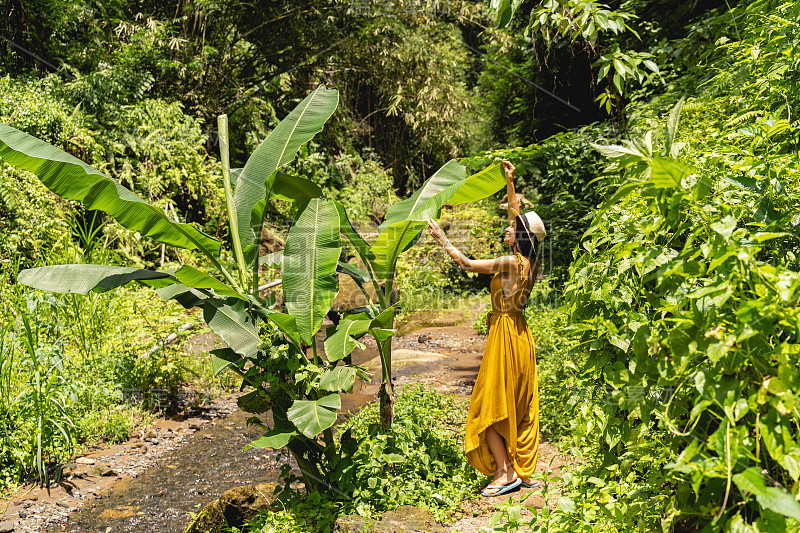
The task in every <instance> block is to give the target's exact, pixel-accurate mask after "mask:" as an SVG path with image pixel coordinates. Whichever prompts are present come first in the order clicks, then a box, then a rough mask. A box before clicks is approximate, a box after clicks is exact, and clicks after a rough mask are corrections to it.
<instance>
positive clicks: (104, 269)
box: [17, 265, 174, 294]
mask: <svg viewBox="0 0 800 533" xmlns="http://www.w3.org/2000/svg"><path fill="white" fill-rule="evenodd" d="M170 279H172V283H174V278H173V277H172V274H171V273H170V272H158V271H155V270H145V269H143V268H131V267H120V266H107V265H53V266H44V267H38V268H30V269H28V270H23V271H22V272H20V273H19V276H18V277H17V281H18V282H19V283H22V284H23V285H27V286H28V287H33V288H34V289H40V290H43V291H50V292H59V293H69V292H72V293H77V294H86V293H88V292H89V291H95V292H105V291H108V290H111V289H114V288H116V287H121V286H122V285H125V284H127V283H130V282H131V281H137V280H138V281H144V280H147V281H154V280H170Z"/></svg>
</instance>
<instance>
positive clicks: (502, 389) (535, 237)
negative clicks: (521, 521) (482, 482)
mask: <svg viewBox="0 0 800 533" xmlns="http://www.w3.org/2000/svg"><path fill="white" fill-rule="evenodd" d="M503 168H504V171H505V176H506V184H507V189H508V221H509V227H508V228H506V231H505V237H504V239H503V242H505V243H507V244H509V245H511V248H512V251H513V255H508V256H503V257H498V258H496V259H487V260H472V259H468V258H467V257H465V256H464V254H462V253H461V252H459V251H458V249H457V248H456V247H455V246H453V244H452V243H451V242H450V241H449V240H448V239H447V237H446V235H445V234H444V231H442V229H441V228H440V227H439V226H438V225H437V224H436V222H434V221H433V220H429V221H428V227H429V229H430V231H431V234H432V235H433V237H434V238H435V239H437V240H438V241H439V243H440V244H442V246H444V249H445V251H446V252H447V254H448V255H449V256H450V257H452V258H453V259H454V260H455V261H456V263H458V265H459V266H460V267H461V268H462V269H464V270H466V271H468V272H479V273H484V274H489V273H494V274H495V275H494V277H493V278H492V282H491V285H490V288H491V298H492V311H491V313H489V317H488V318H487V320H488V324H489V335H488V337H487V339H486V349H485V350H484V352H483V360H482V362H481V368H480V371H479V372H478V378H477V379H476V381H475V387H474V388H473V390H472V397H471V398H470V402H469V414H468V415H467V430H466V438H465V443H464V447H465V451H466V454H467V460H468V461H469V463H470V464H471V465H472V466H474V467H475V468H477V469H478V470H479V471H481V472H483V473H484V474H487V475H493V476H494V477H493V479H492V482H491V483H490V484H489V486H487V487H486V488H485V489H484V490H483V491H482V492H481V494H483V496H499V495H500V494H505V493H508V492H510V491H512V490H515V489H516V488H517V487H519V486H520V485H523V486H526V487H532V486H535V485H537V484H538V482H534V483H531V482H530V476H531V475H532V474H533V472H534V470H535V469H536V461H537V459H538V452H539V391H538V386H537V380H536V354H535V352H534V345H533V339H532V338H531V333H530V331H529V330H528V324H527V323H526V322H525V317H524V316H523V315H522V310H523V308H524V307H525V304H526V302H527V301H528V296H529V295H530V291H531V287H532V286H533V283H534V280H535V277H536V274H537V272H538V267H539V265H538V263H537V262H536V251H537V247H538V244H539V243H540V242H541V241H542V239H544V238H545V235H546V232H545V229H544V224H543V223H542V220H541V218H539V216H538V215H537V214H536V213H535V212H533V211H530V212H528V213H525V214H524V215H520V212H519V203H518V201H517V195H516V192H515V191H514V166H513V165H512V164H511V163H510V162H508V161H503Z"/></svg>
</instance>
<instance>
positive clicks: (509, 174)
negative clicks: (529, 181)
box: [503, 160, 516, 180]
mask: <svg viewBox="0 0 800 533" xmlns="http://www.w3.org/2000/svg"><path fill="white" fill-rule="evenodd" d="M503 170H504V171H505V173H506V179H507V180H513V179H514V171H515V170H516V167H515V166H514V165H512V164H511V161H505V160H503Z"/></svg>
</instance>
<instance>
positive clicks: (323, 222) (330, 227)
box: [282, 198, 341, 345]
mask: <svg viewBox="0 0 800 533" xmlns="http://www.w3.org/2000/svg"><path fill="white" fill-rule="evenodd" d="M339 231H340V229H339V212H338V211H337V209H336V207H335V206H334V205H333V202H331V201H329V200H322V199H320V198H314V199H313V200H311V201H309V202H308V205H307V206H306V208H305V209H304V210H303V212H302V213H301V215H300V218H299V219H298V220H297V223H296V224H295V225H294V226H292V229H291V230H289V236H288V237H287V239H286V248H284V250H283V271H282V279H283V294H284V301H285V302H286V309H287V310H288V311H289V314H291V315H292V316H293V317H295V319H296V320H297V329H298V332H299V334H300V338H301V339H302V341H303V342H304V343H306V344H309V345H310V344H311V343H312V340H313V337H314V335H315V334H316V332H317V331H318V330H319V328H320V326H321V325H322V319H323V317H324V316H325V314H326V313H327V312H328V310H329V309H330V308H331V305H332V304H333V300H334V298H335V297H336V293H337V292H338V291H339V286H338V285H339V284H338V279H337V278H336V266H337V263H338V260H339V252H340V250H341V241H340V238H339Z"/></svg>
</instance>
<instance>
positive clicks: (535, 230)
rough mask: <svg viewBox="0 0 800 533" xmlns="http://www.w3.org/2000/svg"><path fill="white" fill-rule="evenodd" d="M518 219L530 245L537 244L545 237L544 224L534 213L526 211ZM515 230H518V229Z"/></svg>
mask: <svg viewBox="0 0 800 533" xmlns="http://www.w3.org/2000/svg"><path fill="white" fill-rule="evenodd" d="M519 219H520V221H522V229H524V230H525V233H527V234H528V239H529V240H530V241H531V243H533V244H539V243H540V242H542V241H543V240H544V238H545V237H546V236H547V232H546V231H545V229H544V222H542V219H541V218H539V215H537V214H536V211H528V212H527V213H525V214H522V215H519ZM517 229H518V230H519V229H520V228H517Z"/></svg>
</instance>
